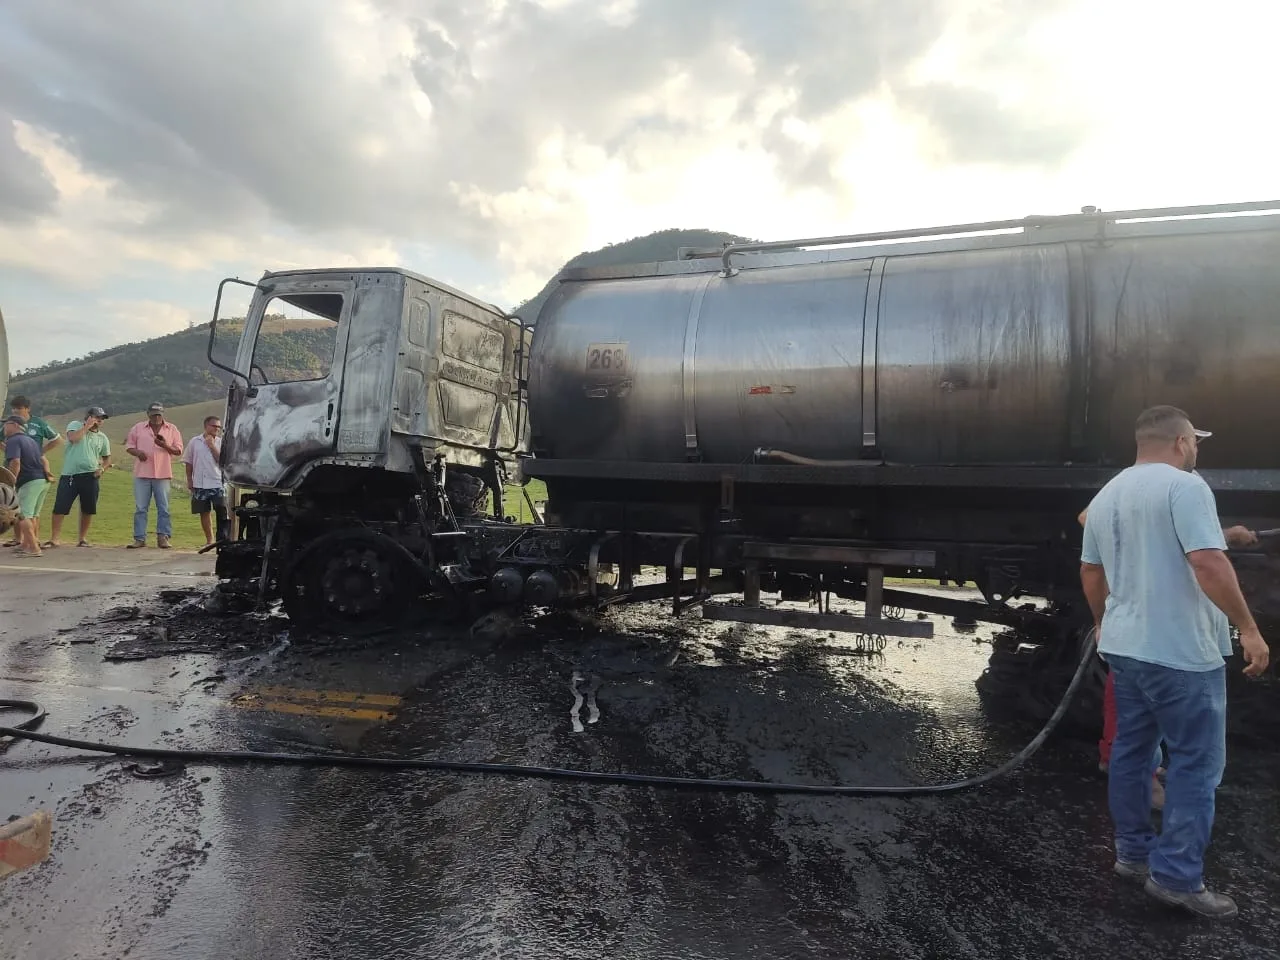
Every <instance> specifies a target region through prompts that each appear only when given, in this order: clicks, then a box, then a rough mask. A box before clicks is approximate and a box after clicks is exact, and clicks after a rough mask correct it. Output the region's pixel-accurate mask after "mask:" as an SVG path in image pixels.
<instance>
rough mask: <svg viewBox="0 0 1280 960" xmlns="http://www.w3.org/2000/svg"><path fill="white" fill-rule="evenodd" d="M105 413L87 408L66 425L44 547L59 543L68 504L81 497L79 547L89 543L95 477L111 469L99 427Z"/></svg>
mask: <svg viewBox="0 0 1280 960" xmlns="http://www.w3.org/2000/svg"><path fill="white" fill-rule="evenodd" d="M106 419H107V412H106V411H105V410H103V409H102V408H101V407H90V408H89V409H88V410H87V411H86V412H85V415H84V419H83V420H72V421H71V422H70V423H68V424H67V456H66V459H64V460H63V461H62V476H61V477H60V478H59V480H58V494H57V497H56V498H55V499H54V503H53V533H52V536H51V539H50V540H49V541H48V542H47V543H45V544H44V545H45V546H46V547H56V546H59V543H58V538H59V537H60V536H61V535H62V521H63V520H65V519H66V518H67V515H68V514H69V513H71V505H72V504H74V503H75V502H76V500H77V499H79V500H80V540H79V546H82V547H87V546H89V540H88V536H89V524H90V523H92V522H93V517H94V515H95V514H96V513H97V512H98V480H99V478H100V477H101V476H102V471H103V470H109V469H110V468H111V441H110V440H108V439H107V435H106V434H105V433H103V432H102V430H101V429H100V428H101V426H102V421H104V420H106Z"/></svg>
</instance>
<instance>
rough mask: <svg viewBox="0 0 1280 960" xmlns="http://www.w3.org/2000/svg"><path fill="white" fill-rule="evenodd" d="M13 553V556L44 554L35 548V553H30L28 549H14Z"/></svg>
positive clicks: (39, 555) (40, 555) (37, 555)
mask: <svg viewBox="0 0 1280 960" xmlns="http://www.w3.org/2000/svg"><path fill="white" fill-rule="evenodd" d="M13 555H14V556H15V557H43V556H44V554H43V553H42V552H40V551H39V550H37V551H36V552H35V553H32V552H31V551H30V550H15V551H14V552H13Z"/></svg>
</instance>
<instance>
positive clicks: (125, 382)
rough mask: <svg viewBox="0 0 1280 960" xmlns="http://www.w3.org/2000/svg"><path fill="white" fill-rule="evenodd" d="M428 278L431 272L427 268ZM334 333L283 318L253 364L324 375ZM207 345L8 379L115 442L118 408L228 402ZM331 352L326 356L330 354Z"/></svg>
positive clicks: (665, 234)
mask: <svg viewBox="0 0 1280 960" xmlns="http://www.w3.org/2000/svg"><path fill="white" fill-rule="evenodd" d="M741 239H743V238H742V237H737V236H735V235H733V234H729V233H723V232H720V231H715V230H660V231H658V232H657V233H651V234H649V235H647V236H643V237H635V238H633V239H631V240H626V241H624V242H622V243H614V244H609V245H608V246H605V247H602V248H600V249H599V250H592V251H588V252H584V253H580V254H578V255H577V256H576V257H574V258H573V259H571V260H570V261H569V262H568V263H566V264H565V265H564V267H562V268H561V271H563V270H565V269H568V268H571V267H589V266H612V265H617V264H624V263H648V262H650V261H654V260H672V259H675V257H676V256H677V253H678V251H679V249H680V248H681V247H710V248H717V249H718V248H719V247H721V246H723V245H724V244H725V243H729V242H733V241H736V240H741ZM319 266H323V265H322V264H320V265H319ZM427 273H430V270H429V269H428V270H427ZM559 275H560V274H559V273H557V274H556V277H553V278H552V279H551V280H549V281H548V282H547V284H546V285H545V286H544V287H543V288H542V290H541V292H539V293H538V295H537V296H535V297H533V298H532V299H530V300H526V301H525V302H524V303H522V304H521V305H520V306H519V307H517V308H516V310H515V311H514V312H515V313H516V314H518V315H519V316H521V317H523V318H524V319H525V320H526V322H530V323H532V322H534V321H535V320H536V319H537V316H538V311H539V310H541V308H542V305H543V303H545V302H546V300H547V298H548V297H549V296H550V295H551V292H552V291H553V290H554V289H555V286H556V278H557V277H559ZM240 329H241V325H240V324H237V323H236V322H235V321H233V320H227V319H221V320H219V321H218V342H217V345H216V347H215V351H216V355H217V356H219V357H226V358H229V357H231V356H233V355H234V353H235V342H236V340H238V339H239V335H240ZM331 329H332V328H331V326H330V325H329V324H328V322H327V321H321V322H319V323H313V322H311V321H307V320H286V319H285V318H283V317H278V318H276V321H275V322H274V323H273V324H272V326H271V329H270V330H269V331H265V332H264V336H263V338H262V339H261V340H260V342H259V345H258V351H257V358H256V359H258V361H259V362H260V364H261V365H262V366H263V367H264V368H265V369H268V370H271V371H272V376H273V379H285V378H286V376H287V372H289V371H292V372H294V373H296V374H297V375H298V376H296V377H293V378H292V379H305V378H308V376H319V375H320V374H321V371H322V370H323V369H325V368H326V367H327V363H328V361H329V359H330V358H331V357H332V353H331V351H332V339H331V337H332V334H331V333H330V330H331ZM208 342H209V325H208V324H207V323H206V324H201V325H200V326H198V327H192V328H190V329H188V330H181V331H179V332H177V333H171V334H168V335H166V336H163V337H156V338H155V339H152V340H144V341H142V342H140V343H126V344H122V345H120V346H118V347H111V348H109V349H107V350H100V351H98V352H96V353H91V354H88V355H87V356H84V357H79V358H76V359H68V360H57V361H54V362H52V363H47V364H45V365H44V366H42V367H37V368H35V369H31V370H22V371H19V372H18V374H17V375H16V376H14V377H13V378H12V379H11V380H10V382H9V395H10V396H13V395H15V394H24V395H26V396H28V397H30V398H31V400H32V404H33V407H34V409H35V412H36V413H38V414H40V415H42V416H49V415H50V414H53V413H68V414H78V413H81V412H83V411H84V409H85V408H86V407H88V406H90V405H91V404H96V405H99V406H102V407H104V408H106V410H107V413H109V414H111V416H112V424H113V426H112V431H113V433H112V436H113V437H114V430H115V425H116V424H118V422H119V420H118V419H117V418H119V417H120V413H119V411H127V410H145V409H146V407H147V405H148V404H151V403H155V402H159V403H163V404H165V405H166V406H170V407H177V406H183V405H187V404H195V403H202V402H206V401H219V402H220V401H221V400H222V398H223V397H225V395H226V383H227V379H226V376H225V375H224V374H223V373H222V372H221V371H218V370H215V369H213V368H212V367H211V366H210V364H209V360H208V357H207V354H206V349H207V346H208ZM326 351H329V355H328V356H326V355H325V354H326ZM6 409H7V407H6ZM219 412H221V411H220V407H219ZM64 419H65V418H64ZM126 429H127V428H126ZM184 434H185V431H184Z"/></svg>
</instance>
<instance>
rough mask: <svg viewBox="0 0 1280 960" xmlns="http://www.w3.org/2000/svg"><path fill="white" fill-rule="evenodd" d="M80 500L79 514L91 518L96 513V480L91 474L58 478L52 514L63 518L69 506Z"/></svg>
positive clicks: (69, 509) (76, 474) (68, 510)
mask: <svg viewBox="0 0 1280 960" xmlns="http://www.w3.org/2000/svg"><path fill="white" fill-rule="evenodd" d="M77 497H79V498H80V513H81V514H83V515H84V516H86V517H92V516H93V515H94V514H96V513H97V512H98V478H97V477H95V476H94V475H93V474H92V473H75V474H72V475H70V476H68V475H66V474H63V475H62V476H61V477H59V478H58V493H57V495H56V496H55V497H54V500H53V512H54V513H56V514H57V515H58V516H60V517H65V516H66V515H67V514H69V513H70V512H71V505H72V504H74V503H75V502H76V498H77Z"/></svg>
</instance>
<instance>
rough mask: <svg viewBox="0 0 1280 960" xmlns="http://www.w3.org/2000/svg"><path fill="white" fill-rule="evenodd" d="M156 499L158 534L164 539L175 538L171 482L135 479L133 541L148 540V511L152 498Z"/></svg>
mask: <svg viewBox="0 0 1280 960" xmlns="http://www.w3.org/2000/svg"><path fill="white" fill-rule="evenodd" d="M152 497H155V498H156V533H157V534H158V535H160V536H162V537H171V536H173V521H172V520H170V519H169V481H168V480H152V479H151V478H149V477H134V478H133V505H134V506H135V507H136V508H137V509H136V510H134V511H133V539H135V540H145V539H147V511H149V510H150V509H151V498H152Z"/></svg>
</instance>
